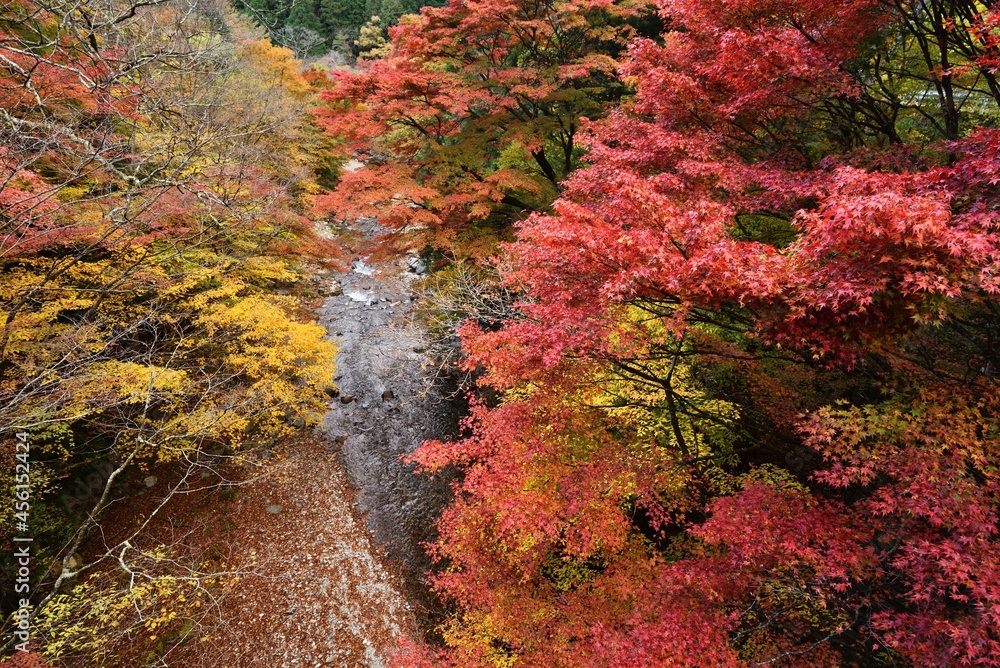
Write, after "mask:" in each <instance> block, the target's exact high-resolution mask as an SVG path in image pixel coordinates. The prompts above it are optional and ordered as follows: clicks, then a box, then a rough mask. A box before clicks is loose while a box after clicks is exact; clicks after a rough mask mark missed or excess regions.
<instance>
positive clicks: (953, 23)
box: [317, 0, 1000, 668]
mask: <svg viewBox="0 0 1000 668" xmlns="http://www.w3.org/2000/svg"><path fill="white" fill-rule="evenodd" d="M998 76H1000V9H998V8H997V7H994V3H992V2H972V1H966V0H930V1H926V2H925V1H920V2H917V1H913V2H911V1H909V0H850V1H849V2H841V3H829V2H819V1H816V0H790V1H788V0H782V1H781V2H769V1H764V2H760V1H752V2H751V1H747V0H721V1H719V2H700V1H688V0H659V1H658V2H656V3H655V5H647V4H644V3H641V2H629V1H619V2H598V1H596V0H594V1H588V0H584V1H582V2H581V1H578V0H565V1H560V0H557V1H556V2H551V3H542V4H538V3H533V2H524V1H523V0H478V1H472V0H465V1H459V0H454V1H453V2H450V3H449V4H448V5H447V6H446V7H442V8H440V9H426V10H424V11H423V12H422V13H421V14H420V16H419V17H415V18H412V19H409V20H408V21H406V22H404V23H403V24H401V25H400V26H399V27H397V28H396V29H394V30H393V31H392V44H391V50H390V51H389V53H388V54H387V55H386V56H385V57H383V58H382V59H380V60H377V61H375V62H373V63H372V64H371V65H370V66H366V67H364V68H362V69H361V70H360V71H358V72H343V73H336V74H335V75H333V77H332V80H333V85H332V87H331V88H330V89H329V90H327V91H325V92H324V93H323V94H322V98H323V100H324V105H323V106H322V107H321V109H320V110H319V112H318V114H319V119H320V122H321V124H323V125H324V127H326V128H327V130H328V132H329V133H330V134H331V136H333V137H335V138H337V139H338V140H339V141H341V142H343V144H344V146H345V147H346V149H347V150H353V151H354V152H355V155H357V156H359V158H360V159H362V160H364V161H366V163H367V167H366V169H363V170H359V171H357V172H355V173H353V174H351V175H350V176H349V177H346V178H344V179H343V180H342V181H341V182H340V184H339V185H338V187H337V189H336V190H335V191H334V192H333V193H332V194H331V195H328V196H326V195H324V196H323V197H321V198H318V200H317V205H318V207H319V208H320V210H321V211H323V212H324V213H327V212H329V213H331V214H332V215H335V216H342V217H351V216H358V215H379V216H381V219H382V220H384V221H385V224H386V225H388V226H390V227H392V228H394V229H396V230H397V233H396V234H395V235H393V236H392V237H391V238H388V239H387V241H388V242H389V243H390V244H391V245H395V247H404V248H411V249H416V250H421V249H422V250H423V252H424V253H427V254H428V255H429V256H430V257H438V258H442V260H441V266H445V265H446V266H447V268H445V269H442V273H441V278H442V281H443V283H442V284H443V285H444V286H445V287H444V288H443V289H444V290H445V291H447V290H449V289H452V290H454V291H455V299H454V300H453V302H452V303H453V304H454V303H457V304H461V303H463V300H464V304H465V309H464V311H462V313H463V314H464V315H462V316H461V317H453V318H452V321H457V320H462V318H464V323H465V324H464V325H462V326H461V327H460V328H459V329H458V331H459V334H460V335H461V340H462V347H463V352H464V355H465V357H464V362H463V366H464V369H465V371H466V372H467V373H468V374H470V378H471V379H472V381H473V387H474V390H473V393H472V408H471V412H470V415H469V416H468V418H467V419H466V422H465V431H464V433H463V435H462V436H461V437H460V438H458V439H456V440H452V441H446V442H430V443H426V444H425V445H424V446H423V447H422V448H421V449H420V450H418V451H417V453H416V454H415V456H414V460H415V461H416V462H418V463H419V464H420V465H421V466H422V467H423V468H424V469H425V470H427V471H440V470H442V469H446V468H447V467H450V466H455V467H458V469H459V470H461V472H462V474H463V477H462V479H461V482H459V483H457V484H456V487H455V500H454V502H453V503H452V505H451V506H450V507H449V508H448V509H447V510H446V511H445V513H444V516H443V517H442V519H441V521H440V523H439V529H440V534H441V535H440V539H439V541H438V542H437V543H436V544H435V545H434V546H433V553H434V555H435V556H436V557H437V559H438V560H439V561H438V563H439V566H440V570H439V571H438V572H437V573H436V575H435V576H434V582H435V586H436V589H437V591H438V592H439V594H440V595H441V596H442V597H443V599H444V600H445V601H447V602H448V603H449V604H450V605H451V606H452V607H451V610H452V613H451V614H450V616H449V617H448V618H447V620H446V621H445V622H444V623H443V624H442V626H441V628H440V633H441V636H442V638H443V647H436V646H433V645H431V646H428V645H421V644H419V643H415V644H412V645H410V646H408V648H407V649H406V650H405V651H404V653H403V654H402V655H401V656H400V657H399V658H398V663H399V665H405V666H428V667H429V666H441V665H454V666H462V667H469V666H484V667H485V666H516V665H525V666H534V665H551V666H581V665H587V666H630V667H633V666H664V665H669V666H692V667H695V666H697V667H699V668H705V667H706V666H764V665H784V666H846V665H856V666H876V665H884V666H942V667H943V666H956V665H980V666H997V665H1000V615H998V610H1000V607H998V606H1000V570H998V567H1000V562H998V561H997V556H996V555H997V554H1000V550H998V547H1000V545H998V535H997V532H998V524H997V521H998V516H997V511H998V502H1000V496H998V495H1000V478H998V474H997V471H998V468H997V465H998V464H1000V449H998V448H1000V440H998V439H1000V430H998V426H1000V425H998V422H997V408H998V406H997V397H998V393H997V373H998V363H1000V357H998V355H1000V352H998V348H997V337H996V335H997V331H998V326H1000V303H998V293H1000V274H998V262H1000V237H998V222H1000V130H997V124H998V121H1000V84H998V78H997V77H998ZM449 277H450V278H449ZM470 277H471V278H470ZM449 281H452V282H451V284H450V285H451V288H449V287H448V285H449ZM459 310H461V308H460V307H459Z"/></svg>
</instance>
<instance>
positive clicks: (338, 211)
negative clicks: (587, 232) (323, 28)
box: [317, 0, 650, 254]
mask: <svg viewBox="0 0 1000 668" xmlns="http://www.w3.org/2000/svg"><path fill="white" fill-rule="evenodd" d="M649 9H650V6H649V3H647V2H644V0H617V1H614V2H607V1H605V0H584V1H578V0H572V1H566V0H558V1H557V2H552V3H537V2H525V1H523V0H476V1H470V2H466V1H463V2H452V3H450V4H448V5H447V6H445V7H441V8H432V7H425V8H424V9H423V10H421V13H420V15H419V16H410V17H405V18H404V19H403V20H402V21H401V22H400V25H399V26H397V27H395V28H393V29H391V30H390V33H391V35H392V50H391V52H390V53H389V55H388V56H386V57H385V58H383V59H381V60H377V61H374V62H372V63H365V64H364V65H363V66H362V68H361V70H360V71H359V72H337V73H335V74H334V85H333V86H332V87H331V88H330V89H329V90H327V91H325V92H324V94H323V96H322V97H323V99H324V101H325V105H324V106H323V107H321V108H320V109H319V110H318V112H317V117H318V119H319V122H320V123H321V124H322V125H324V126H325V127H326V128H327V130H328V132H330V133H331V134H332V135H334V136H336V137H338V138H340V139H341V140H342V141H343V142H344V148H345V150H346V151H348V152H354V154H355V155H357V156H358V157H361V158H362V159H364V161H365V162H366V163H367V168H366V169H363V170H359V171H357V172H355V173H353V174H347V175H345V176H344V178H343V180H342V181H341V183H340V185H339V187H338V188H337V190H336V191H335V192H333V193H331V194H330V195H329V196H325V197H321V198H319V199H318V200H317V206H318V209H319V210H320V211H322V212H324V213H331V214H333V215H335V216H337V217H339V218H350V217H357V216H370V215H378V216H379V217H380V222H382V223H383V224H384V225H386V226H388V227H390V228H393V229H395V230H397V234H396V235H395V239H396V241H397V243H400V244H404V245H405V244H410V245H416V246H417V247H420V248H422V247H423V245H424V244H431V245H432V246H434V247H436V248H440V249H442V250H445V251H449V252H454V251H455V249H456V248H459V249H460V250H459V253H462V252H467V253H468V252H471V253H473V254H477V252H478V253H481V251H476V247H477V246H487V247H489V244H488V243H486V241H487V240H488V238H489V237H490V235H492V236H494V237H495V236H497V235H500V236H502V235H503V231H502V228H503V226H504V224H505V223H506V222H507V221H509V220H511V219H517V218H520V217H523V215H524V214H526V213H527V212H530V211H534V210H544V209H545V208H546V207H547V206H548V204H550V203H551V201H552V200H553V199H554V198H555V196H556V195H557V193H558V189H559V187H560V186H559V182H560V180H561V179H563V178H564V177H565V176H566V175H567V174H568V173H569V172H570V171H571V170H572V169H573V168H574V167H575V166H576V165H577V162H578V158H579V149H578V146H577V133H578V131H579V125H580V119H581V118H582V117H584V116H588V117H598V116H601V115H603V114H604V113H605V111H606V109H607V108H608V107H610V106H611V105H613V104H614V103H615V102H616V101H617V100H618V99H619V98H620V97H621V95H622V93H623V91H624V90H625V87H624V86H623V85H622V83H621V82H620V81H618V79H617V77H616V76H615V68H616V67H617V65H618V60H617V58H618V56H619V55H620V54H622V53H623V52H624V48H625V44H626V43H627V41H628V40H629V39H630V37H631V36H633V35H634V34H636V30H635V28H634V27H633V26H632V24H631V23H630V21H632V22H635V21H636V20H638V17H640V16H642V15H643V14H644V13H647V14H648V13H649ZM470 228H472V231H471V232H470ZM498 230H499V231H498Z"/></svg>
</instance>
